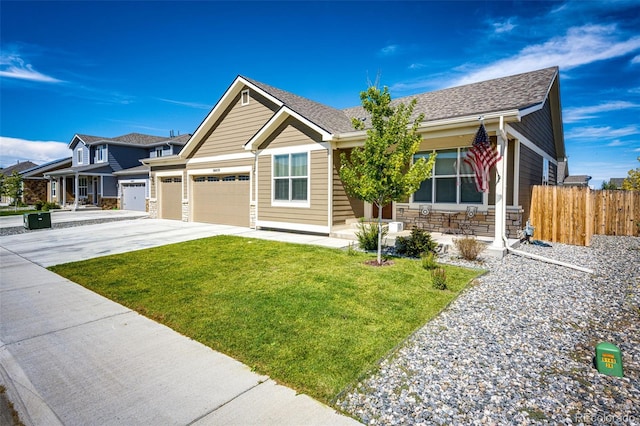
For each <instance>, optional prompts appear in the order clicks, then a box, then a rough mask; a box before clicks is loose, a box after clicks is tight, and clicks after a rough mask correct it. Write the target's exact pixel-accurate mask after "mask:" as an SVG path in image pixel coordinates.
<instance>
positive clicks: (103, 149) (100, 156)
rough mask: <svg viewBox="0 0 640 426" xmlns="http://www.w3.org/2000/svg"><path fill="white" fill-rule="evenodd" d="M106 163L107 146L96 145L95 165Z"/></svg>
mask: <svg viewBox="0 0 640 426" xmlns="http://www.w3.org/2000/svg"><path fill="white" fill-rule="evenodd" d="M105 161H107V145H98V146H97V147H96V163H104V162H105Z"/></svg>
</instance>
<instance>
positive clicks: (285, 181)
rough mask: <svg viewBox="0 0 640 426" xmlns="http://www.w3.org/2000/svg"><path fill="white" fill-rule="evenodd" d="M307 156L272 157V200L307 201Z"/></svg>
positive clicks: (304, 154) (305, 154)
mask: <svg viewBox="0 0 640 426" xmlns="http://www.w3.org/2000/svg"><path fill="white" fill-rule="evenodd" d="M308 163H309V154H308V153H306V152H305V153H300V154H284V155H274V156H273V200H274V201H280V202H292V203H296V202H306V201H308V200H309V195H308V184H309V167H308Z"/></svg>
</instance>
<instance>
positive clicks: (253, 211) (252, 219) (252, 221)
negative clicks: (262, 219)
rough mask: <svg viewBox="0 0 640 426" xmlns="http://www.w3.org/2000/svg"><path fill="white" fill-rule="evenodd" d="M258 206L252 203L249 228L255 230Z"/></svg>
mask: <svg viewBox="0 0 640 426" xmlns="http://www.w3.org/2000/svg"><path fill="white" fill-rule="evenodd" d="M256 212H257V210H256V204H255V203H251V206H250V207H249V228H254V229H255V227H256Z"/></svg>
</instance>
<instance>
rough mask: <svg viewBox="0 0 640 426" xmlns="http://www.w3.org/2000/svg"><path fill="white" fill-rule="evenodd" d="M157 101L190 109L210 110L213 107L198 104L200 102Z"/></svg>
mask: <svg viewBox="0 0 640 426" xmlns="http://www.w3.org/2000/svg"><path fill="white" fill-rule="evenodd" d="M157 99H158V100H159V101H162V102H167V103H170V104H175V105H182V106H187V107H190V108H197V109H206V110H209V109H211V108H212V107H213V106H212V105H206V104H201V103H198V102H187V101H175V100H173V99H165V98H157Z"/></svg>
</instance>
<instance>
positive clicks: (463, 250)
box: [453, 237, 485, 260]
mask: <svg viewBox="0 0 640 426" xmlns="http://www.w3.org/2000/svg"><path fill="white" fill-rule="evenodd" d="M453 244H454V245H455V246H456V248H457V249H458V252H459V253H460V256H462V257H463V258H464V259H467V260H476V259H477V258H478V255H479V254H480V253H482V251H483V250H484V249H485V245H484V244H483V243H481V242H480V241H478V240H476V239H475V238H471V237H464V238H459V239H457V240H454V241H453Z"/></svg>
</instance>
